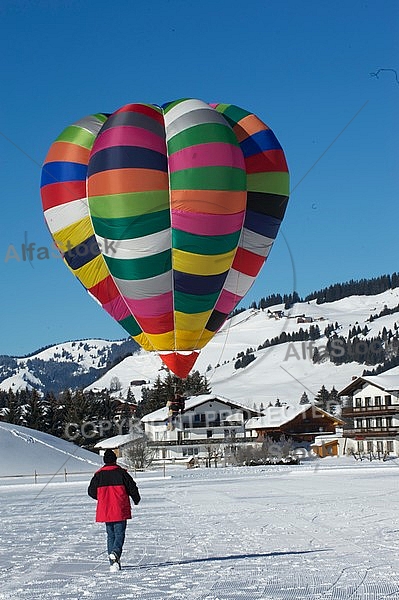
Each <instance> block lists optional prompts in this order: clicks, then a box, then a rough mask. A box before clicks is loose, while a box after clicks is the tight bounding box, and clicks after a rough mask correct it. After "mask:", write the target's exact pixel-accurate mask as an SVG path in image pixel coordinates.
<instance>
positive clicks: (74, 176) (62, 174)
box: [41, 161, 87, 187]
mask: <svg viewBox="0 0 399 600" xmlns="http://www.w3.org/2000/svg"><path fill="white" fill-rule="evenodd" d="M86 175H87V166H86V165H82V164H81V163H74V162H62V161H57V162H49V163H46V164H45V165H44V166H43V169H42V179H41V187H43V186H45V185H48V184H49V183H63V182H67V181H85V179H86Z"/></svg>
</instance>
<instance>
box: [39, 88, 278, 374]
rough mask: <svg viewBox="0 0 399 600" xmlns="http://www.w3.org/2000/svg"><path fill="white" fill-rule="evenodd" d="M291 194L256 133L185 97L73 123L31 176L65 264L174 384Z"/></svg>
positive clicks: (250, 277) (249, 120)
mask: <svg viewBox="0 0 399 600" xmlns="http://www.w3.org/2000/svg"><path fill="white" fill-rule="evenodd" d="M288 189H289V175H288V168H287V164H286V160H285V157H284V153H283V151H282V149H281V146H280V144H279V142H278V140H277V138H276V137H275V135H274V134H273V132H272V131H271V129H269V128H268V126H267V125H265V124H264V123H263V122H262V121H260V120H259V119H258V118H257V117H256V116H255V115H253V114H251V113H249V112H248V111H245V110H243V109H241V108H238V107H237V106H233V105H229V104H212V105H209V104H206V103H205V102H202V101H200V100H194V99H183V100H177V101H175V102H170V103H168V104H166V105H164V106H162V107H159V106H156V105H150V104H128V105H126V106H124V107H122V108H121V109H119V110H117V111H116V112H114V113H113V114H112V115H106V114H96V115H92V116H89V117H86V118H85V119H82V120H80V121H78V122H77V123H75V124H73V125H71V126H70V127H67V128H66V129H65V130H64V131H63V132H62V133H61V135H60V136H59V137H58V138H57V139H56V141H55V142H54V143H53V145H52V146H51V148H50V150H49V153H48V155H47V157H46V160H45V163H44V165H43V170H42V181H41V195H42V204H43V210H44V215H45V220H46V222H47V225H48V227H49V230H50V232H51V234H52V236H53V239H54V241H55V243H56V244H57V246H58V248H59V250H60V252H61V253H62V255H63V257H64V261H65V263H66V264H67V266H68V267H69V269H70V270H71V271H72V272H73V274H74V275H76V277H77V278H78V279H79V280H80V282H81V283H82V284H83V286H84V287H85V288H86V289H87V290H88V292H89V293H90V294H91V295H92V296H93V297H94V298H95V299H96V300H97V301H98V302H99V303H100V304H101V305H102V306H103V308H104V309H105V310H106V311H107V312H108V313H109V314H110V315H111V316H112V317H113V318H114V319H116V320H117V321H118V322H119V323H120V324H121V325H122V327H123V328H124V329H125V330H126V331H127V332H128V333H129V334H130V335H131V336H132V337H133V338H134V339H135V340H136V341H137V342H138V343H139V344H140V345H141V346H142V347H143V348H144V349H145V350H149V351H156V352H159V353H160V355H161V358H162V359H163V360H164V362H165V364H167V365H168V367H169V368H170V369H171V370H172V371H173V372H174V373H176V374H177V375H178V376H179V377H182V378H184V377H186V376H187V375H188V373H189V371H190V370H191V368H192V367H193V365H194V363H195V360H196V358H197V356H198V351H199V350H200V349H201V348H203V347H204V346H205V345H206V344H207V343H208V342H209V340H210V339H212V337H213V336H214V335H215V333H216V331H218V329H220V327H221V326H222V324H223V323H224V322H225V320H226V319H227V317H228V315H229V313H230V312H231V311H232V310H233V309H234V307H235V306H237V304H238V303H239V302H240V301H241V299H242V298H243V296H244V295H245V294H246V293H247V291H248V290H249V288H250V287H251V285H252V283H253V282H254V280H255V278H256V276H257V275H258V273H259V271H260V269H261V267H262V265H263V264H264V262H265V260H266V258H267V256H268V254H269V252H270V249H271V247H272V245H273V242H274V239H275V238H276V235H277V232H278V229H279V226H280V224H281V221H282V219H283V216H284V213H285V209H286V205H287V201H288Z"/></svg>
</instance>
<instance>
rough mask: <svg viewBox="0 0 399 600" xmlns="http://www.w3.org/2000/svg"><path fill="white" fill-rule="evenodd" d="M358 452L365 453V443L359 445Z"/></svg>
mask: <svg viewBox="0 0 399 600" xmlns="http://www.w3.org/2000/svg"><path fill="white" fill-rule="evenodd" d="M357 450H358V452H364V442H358V443H357Z"/></svg>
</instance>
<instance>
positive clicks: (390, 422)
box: [385, 417, 392, 427]
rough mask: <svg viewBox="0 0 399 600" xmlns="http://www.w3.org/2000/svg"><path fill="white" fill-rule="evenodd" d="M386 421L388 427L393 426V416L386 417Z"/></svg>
mask: <svg viewBox="0 0 399 600" xmlns="http://www.w3.org/2000/svg"><path fill="white" fill-rule="evenodd" d="M385 423H386V425H387V427H392V417H387V418H386V419H385Z"/></svg>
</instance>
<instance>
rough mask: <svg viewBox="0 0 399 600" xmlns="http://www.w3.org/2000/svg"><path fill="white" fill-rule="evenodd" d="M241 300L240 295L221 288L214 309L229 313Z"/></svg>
mask: <svg viewBox="0 0 399 600" xmlns="http://www.w3.org/2000/svg"><path fill="white" fill-rule="evenodd" d="M240 300H242V296H238V294H233V293H232V292H229V291H228V290H223V291H222V293H221V294H220V296H219V299H218V301H217V303H216V306H215V310H219V311H220V312H221V313H225V314H229V313H230V312H231V311H232V310H233V309H234V308H235V307H236V306H237V304H238V303H239V302H240Z"/></svg>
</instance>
